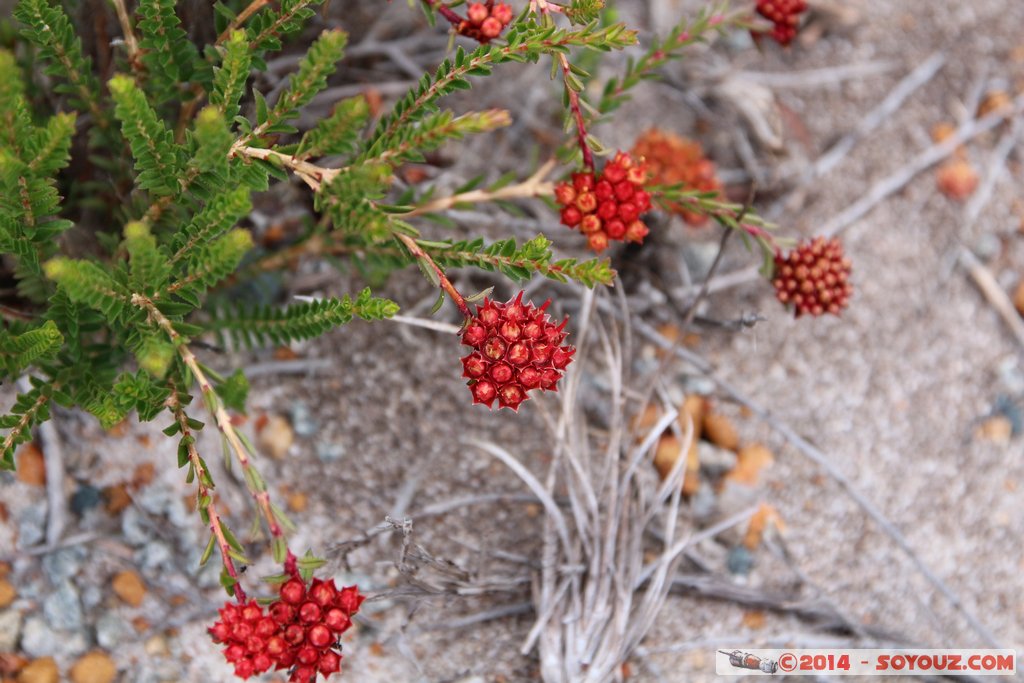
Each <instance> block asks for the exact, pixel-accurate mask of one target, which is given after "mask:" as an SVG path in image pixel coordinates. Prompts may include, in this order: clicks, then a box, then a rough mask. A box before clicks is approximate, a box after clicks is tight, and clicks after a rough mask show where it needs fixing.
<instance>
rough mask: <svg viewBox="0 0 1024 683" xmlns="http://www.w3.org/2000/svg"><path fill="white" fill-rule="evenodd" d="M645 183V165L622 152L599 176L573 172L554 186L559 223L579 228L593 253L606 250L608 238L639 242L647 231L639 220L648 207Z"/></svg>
mask: <svg viewBox="0 0 1024 683" xmlns="http://www.w3.org/2000/svg"><path fill="white" fill-rule="evenodd" d="M646 182H647V165H646V164H645V163H642V162H641V163H637V162H636V161H634V160H633V158H632V157H631V156H629V155H628V154H625V153H624V152H619V153H618V154H616V155H615V158H614V159H612V160H611V161H610V162H609V163H608V164H606V165H605V167H604V170H603V171H601V174H600V175H599V176H595V174H594V172H593V171H587V172H583V173H573V174H572V182H571V183H570V182H564V183H559V184H558V185H557V186H556V187H555V200H556V201H557V202H558V203H559V204H560V205H561V206H562V224H563V225H567V226H569V227H570V228H575V227H579V229H580V232H582V233H583V234H584V235H586V236H587V241H588V242H589V244H590V248H591V249H593V250H594V251H596V252H601V251H604V250H605V249H607V248H608V241H609V240H624V241H626V242H636V243H638V244H639V243H641V242H643V241H644V237H646V236H647V233H648V232H649V231H648V229H647V226H646V225H645V224H644V222H643V221H642V220H640V214H642V213H644V212H645V211H647V210H648V209H650V208H651V195H649V194H648V193H647V192H645V191H644V183H646Z"/></svg>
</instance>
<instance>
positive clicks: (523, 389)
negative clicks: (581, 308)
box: [462, 292, 576, 410]
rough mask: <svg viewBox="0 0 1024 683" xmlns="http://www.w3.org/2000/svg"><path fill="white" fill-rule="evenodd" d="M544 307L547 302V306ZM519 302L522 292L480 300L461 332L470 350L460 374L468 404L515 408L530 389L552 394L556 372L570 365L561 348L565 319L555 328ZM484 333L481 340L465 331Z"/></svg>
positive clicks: (537, 310) (545, 316)
mask: <svg viewBox="0 0 1024 683" xmlns="http://www.w3.org/2000/svg"><path fill="white" fill-rule="evenodd" d="M548 303H550V302H548ZM548 303H545V304H544V305H543V306H541V307H539V308H537V307H535V306H534V305H533V304H532V303H523V293H522V292H520V293H519V294H518V296H516V298H515V299H512V300H509V301H507V302H505V303H496V302H494V301H490V300H486V299H485V300H484V303H483V305H482V306H477V313H476V315H475V316H474V317H473V319H472V320H471V321H470V322H469V324H468V325H467V326H466V330H465V331H464V332H463V336H462V343H463V344H466V345H468V346H471V347H473V349H474V351H473V352H472V353H470V354H469V355H468V356H466V357H465V358H463V359H462V366H463V368H464V372H463V376H464V377H467V378H469V390H470V392H471V393H472V394H473V402H474V403H482V404H484V405H486V406H487V407H489V408H490V407H493V404H494V401H495V399H497V401H498V406H499V407H501V408H510V409H512V410H518V409H519V406H520V405H521V404H522V403H523V401H526V400H527V399H528V398H529V396H528V394H529V392H530V391H531V390H533V389H537V388H540V389H544V390H551V391H555V390H556V386H555V385H556V384H557V382H558V380H559V379H560V378H561V377H562V371H563V370H564V369H565V367H566V366H567V365H569V363H570V362H571V361H572V355H573V353H575V351H576V350H575V349H574V348H573V347H572V346H569V345H563V342H564V341H565V337H566V332H565V321H563V322H562V323H561V324H560V325H555V324H554V322H552V321H551V318H550V316H548V314H547V313H545V309H546V308H547V306H548ZM477 326H479V327H482V328H484V329H485V330H486V331H487V336H486V338H484V339H482V340H481V339H479V335H478V334H476V333H474V334H473V335H472V341H471V340H470V339H469V338H468V337H467V332H469V330H471V329H473V328H475V327H477Z"/></svg>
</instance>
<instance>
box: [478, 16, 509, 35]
mask: <svg viewBox="0 0 1024 683" xmlns="http://www.w3.org/2000/svg"><path fill="white" fill-rule="evenodd" d="M503 28H505V27H504V26H503V25H502V23H501V22H500V21H498V20H497V19H495V18H494V17H487V18H486V19H484V23H483V24H481V25H480V33H481V34H482V35H483V36H484V37H485V38H487V39H493V38H497V37H498V36H500V35H501V29H503Z"/></svg>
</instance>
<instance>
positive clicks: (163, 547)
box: [135, 541, 174, 570]
mask: <svg viewBox="0 0 1024 683" xmlns="http://www.w3.org/2000/svg"><path fill="white" fill-rule="evenodd" d="M173 560H174V554H173V553H172V552H171V549H170V548H168V547H167V544H165V543H161V542H160V541H151V542H150V543H147V544H146V545H144V546H142V549H141V550H139V551H138V552H137V553H135V561H136V562H137V563H138V565H139V566H140V567H142V568H143V569H149V570H154V569H159V568H160V567H164V566H167V565H168V564H170V563H171V562H172V561H173Z"/></svg>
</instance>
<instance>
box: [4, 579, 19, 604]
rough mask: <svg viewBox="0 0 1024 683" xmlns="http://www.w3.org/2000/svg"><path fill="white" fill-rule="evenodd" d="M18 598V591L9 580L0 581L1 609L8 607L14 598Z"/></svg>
mask: <svg viewBox="0 0 1024 683" xmlns="http://www.w3.org/2000/svg"><path fill="white" fill-rule="evenodd" d="M16 597H18V591H17V590H15V589H14V586H12V585H11V582H10V581H8V580H7V579H0V609H3V608H4V607H7V606H8V605H10V604H11V603H12V602H14V598H16Z"/></svg>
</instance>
